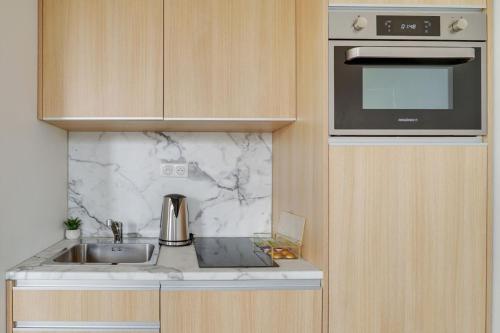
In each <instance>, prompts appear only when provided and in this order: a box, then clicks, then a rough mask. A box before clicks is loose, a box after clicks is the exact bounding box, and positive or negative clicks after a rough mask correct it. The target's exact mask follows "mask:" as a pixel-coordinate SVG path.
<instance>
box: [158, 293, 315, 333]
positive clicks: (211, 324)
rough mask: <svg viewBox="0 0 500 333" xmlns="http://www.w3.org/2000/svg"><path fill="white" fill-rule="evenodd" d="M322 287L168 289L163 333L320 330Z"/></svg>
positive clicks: (163, 303)
mask: <svg viewBox="0 0 500 333" xmlns="http://www.w3.org/2000/svg"><path fill="white" fill-rule="evenodd" d="M321 311H322V301H321V290H304V291H295V290H294V291H273V290H262V291H218V290H217V291H175V292H173V291H172V292H171V291H164V292H162V295H161V322H162V325H161V326H162V328H161V331H162V333H169V332H176V333H235V332H238V333H268V332H273V333H305V332H307V333H320V332H321Z"/></svg>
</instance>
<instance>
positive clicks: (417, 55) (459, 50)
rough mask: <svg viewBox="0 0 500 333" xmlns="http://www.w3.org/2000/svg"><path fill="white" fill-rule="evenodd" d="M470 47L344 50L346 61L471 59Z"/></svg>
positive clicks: (358, 48) (473, 55) (359, 48)
mask: <svg viewBox="0 0 500 333" xmlns="http://www.w3.org/2000/svg"><path fill="white" fill-rule="evenodd" d="M474 58H475V51H474V49H473V48H472V47H390V46H388V47H353V48H352V49H349V50H347V52H346V61H347V62H349V61H353V60H356V59H456V60H464V61H465V62H467V61H472V60H474Z"/></svg>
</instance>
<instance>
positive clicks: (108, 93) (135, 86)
mask: <svg viewBox="0 0 500 333" xmlns="http://www.w3.org/2000/svg"><path fill="white" fill-rule="evenodd" d="M41 6H42V8H41V10H42V15H41V20H42V25H41V40H40V43H41V44H40V45H41V48H42V50H41V53H40V57H41V59H40V60H39V61H40V66H41V73H40V76H41V77H40V81H41V82H39V84H41V94H42V98H41V101H39V102H41V104H42V110H41V113H42V115H43V116H42V118H43V119H46V120H50V119H61V118H62V119H67V118H157V119H161V118H162V117H163V40H162V38H163V1H162V0H43V1H42V5H41Z"/></svg>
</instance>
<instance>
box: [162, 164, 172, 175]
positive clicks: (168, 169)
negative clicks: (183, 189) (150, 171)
mask: <svg viewBox="0 0 500 333" xmlns="http://www.w3.org/2000/svg"><path fill="white" fill-rule="evenodd" d="M174 165H175V164H172V163H162V164H161V166H160V175H162V176H163V177H173V176H174Z"/></svg>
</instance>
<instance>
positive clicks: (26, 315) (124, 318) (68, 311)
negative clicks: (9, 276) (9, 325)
mask: <svg viewBox="0 0 500 333" xmlns="http://www.w3.org/2000/svg"><path fill="white" fill-rule="evenodd" d="M159 308H160V305H159V292H158V290H147V291H134V290H109V291H108V290H29V289H28V290H24V289H23V288H19V289H16V288H14V291H13V319H14V321H16V322H17V321H24V322H30V321H38V322H39V321H42V322H43V321H48V322H58V321H61V322H71V321H77V322H107V323H108V322H158V321H159Z"/></svg>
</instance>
